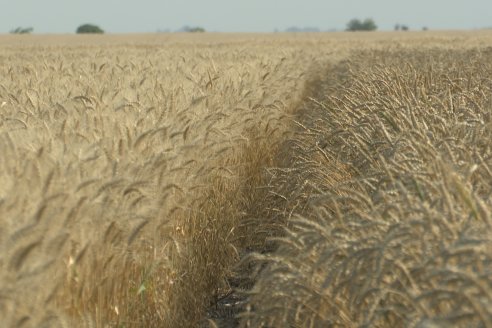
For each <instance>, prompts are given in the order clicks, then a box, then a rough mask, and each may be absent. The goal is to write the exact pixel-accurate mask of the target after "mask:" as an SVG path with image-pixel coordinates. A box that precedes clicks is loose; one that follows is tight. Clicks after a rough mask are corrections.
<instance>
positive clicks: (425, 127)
mask: <svg viewBox="0 0 492 328" xmlns="http://www.w3.org/2000/svg"><path fill="white" fill-rule="evenodd" d="M489 38H490V37H489V35H488V34H487V33H483V34H480V33H475V34H471V33H470V34H466V33H465V34H447V33H442V34H431V33H428V34H424V33H422V34H419V33H415V34H412V33H409V34H406V35H404V36H403V35H398V34H388V35H386V34H373V35H367V34H364V35H362V34H357V33H354V34H344V33H339V34H319V35H312V34H307V35H290V34H285V35H284V34H278V35H264V36H259V35H247V34H245V35H215V34H210V35H205V36H193V35H157V36H153V35H147V36H131V37H129V36H101V37H96V38H94V37H90V36H77V37H67V36H50V37H48V36H25V37H22V38H21V37H19V36H0V45H1V46H2V47H1V49H0V64H1V65H0V318H1V323H2V326H5V327H196V326H200V325H207V324H210V325H211V326H214V325H220V324H221V323H222V321H223V320H222V319H224V318H217V317H216V316H214V315H212V312H213V311H211V310H210V309H211V308H219V303H220V302H219V301H220V300H223V299H226V298H227V295H229V294H230V293H234V292H235V291H234V290H233V288H232V287H238V286H239V287H240V288H249V287H252V286H253V285H254V286H253V287H252V289H251V290H250V291H246V292H245V296H244V297H241V305H240V306H238V307H237V308H235V310H234V311H233V312H234V313H232V314H231V315H235V313H236V312H240V311H242V313H241V314H240V315H239V317H240V318H241V323H240V324H241V325H243V326H253V327H256V326H274V327H277V326H278V327H285V326H288V325H291V326H324V325H326V324H339V325H343V326H351V325H354V326H355V325H379V326H384V325H395V324H409V325H426V324H428V325H431V324H441V323H451V324H456V323H457V324H461V323H462V324H463V325H465V324H468V323H471V324H477V325H480V324H483V325H485V326H487V325H490V322H491V320H490V310H489V309H490V306H489V305H490V304H489V302H490V296H491V294H490V293H489V289H490V288H491V287H490V278H489V276H490V274H488V273H490V272H489V271H490V264H489V262H490V255H489V254H490V243H489V240H490V236H489V230H488V229H489V224H490V222H489V220H490V218H489V214H490V185H491V184H490V181H491V178H492V176H491V172H492V168H491V167H490V158H489V157H490V154H489V152H490V149H489V146H490V142H489V140H490V109H491V101H490V99H491V98H490V92H491V88H492V87H491V84H490V77H489V75H490V73H491V72H492V68H491V67H490V65H489V64H488V61H489V60H490V59H491V56H492V55H491V53H490V50H487V49H486V48H484V47H483V46H482V43H483V42H484V40H489ZM457 42H459V45H458V46H457V45H456V43H457ZM361 48H366V49H368V50H367V51H366V52H360V49H361ZM417 49H420V50H417ZM443 49H446V50H443ZM466 49H472V50H466ZM446 51H448V52H449V53H447V52H446ZM254 251H256V252H258V253H255V252H254ZM238 262H239V263H240V265H239V266H237V267H236V266H235V265H236V264H237V263H238ZM251 262H253V263H259V264H261V265H259V266H254V265H250V264H251ZM243 264H247V265H246V266H247V267H248V269H244V267H245V266H244V265H243ZM255 268H256V269H257V270H255ZM241 276H247V277H246V278H245V279H244V281H246V283H238V284H237V286H231V281H232V279H231V277H234V279H236V278H237V279H239V280H240V278H241V279H242V278H244V277H241ZM238 277H239V278H238ZM207 319H209V320H207ZM213 319H217V320H215V321H214V320H213ZM238 320H239V319H238ZM224 322H225V321H224Z"/></svg>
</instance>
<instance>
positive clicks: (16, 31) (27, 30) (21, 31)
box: [10, 27, 34, 34]
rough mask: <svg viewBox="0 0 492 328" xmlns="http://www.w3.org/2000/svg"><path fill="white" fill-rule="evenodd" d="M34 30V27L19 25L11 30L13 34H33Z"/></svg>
mask: <svg viewBox="0 0 492 328" xmlns="http://www.w3.org/2000/svg"><path fill="white" fill-rule="evenodd" d="M33 31H34V29H33V28H32V27H18V28H16V29H13V30H10V33H11V34H31V33H32V32H33Z"/></svg>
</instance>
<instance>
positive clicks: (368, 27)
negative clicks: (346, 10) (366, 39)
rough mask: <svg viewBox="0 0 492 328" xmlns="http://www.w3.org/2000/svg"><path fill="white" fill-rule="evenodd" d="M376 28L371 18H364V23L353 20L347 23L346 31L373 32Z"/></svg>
mask: <svg viewBox="0 0 492 328" xmlns="http://www.w3.org/2000/svg"><path fill="white" fill-rule="evenodd" d="M377 29H378V26H377V25H376V23H375V22H374V20H373V19H372V18H366V19H365V20H364V21H361V20H360V19H357V18H354V19H352V20H351V21H350V22H348V23H347V29H346V30H347V31H351V32H354V31H375V30H377Z"/></svg>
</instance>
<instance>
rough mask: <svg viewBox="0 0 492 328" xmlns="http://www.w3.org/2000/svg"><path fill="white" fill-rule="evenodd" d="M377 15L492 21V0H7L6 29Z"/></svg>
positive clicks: (439, 24) (278, 25) (219, 24)
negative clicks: (88, 24)
mask: <svg viewBox="0 0 492 328" xmlns="http://www.w3.org/2000/svg"><path fill="white" fill-rule="evenodd" d="M368 17H370V18H373V19H374V20H375V21H376V24H377V25H378V26H379V30H392V29H393V27H394V25H395V24H396V23H400V24H405V25H408V26H409V27H410V28H411V29H414V30H415V29H416V30H420V29H422V27H423V26H426V27H428V28H429V29H431V30H432V29H434V30H437V29H477V28H484V27H492V0H372V1H371V0H339V1H332V0H324V1H323V0H278V1H277V0H244V1H239V0H202V1H200V0H188V1H186V0H182V1H178V0H134V1H132V0H0V33H8V32H9V31H10V30H11V29H14V28H16V27H19V26H21V27H33V28H34V33H74V31H75V30H76V28H77V26H79V25H81V24H84V23H93V24H96V25H98V26H100V27H101V28H102V29H104V30H105V31H106V32H108V33H129V32H135V33H140V32H156V31H157V30H165V29H169V30H172V31H174V30H177V29H179V28H181V27H182V26H184V25H189V26H201V27H204V28H205V29H206V30H207V31H220V32H272V31H273V30H274V29H278V30H285V29H286V28H288V27H291V26H297V27H317V28H319V29H321V30H329V29H337V30H343V29H345V26H346V23H347V22H348V21H349V20H350V19H352V18H360V19H364V18H368Z"/></svg>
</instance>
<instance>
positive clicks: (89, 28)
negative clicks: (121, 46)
mask: <svg viewBox="0 0 492 328" xmlns="http://www.w3.org/2000/svg"><path fill="white" fill-rule="evenodd" d="M76 32H77V34H87V33H92V34H103V33H104V31H103V29H101V28H100V27H99V26H97V25H93V24H83V25H80V26H79V27H78V28H77V31H76Z"/></svg>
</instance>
